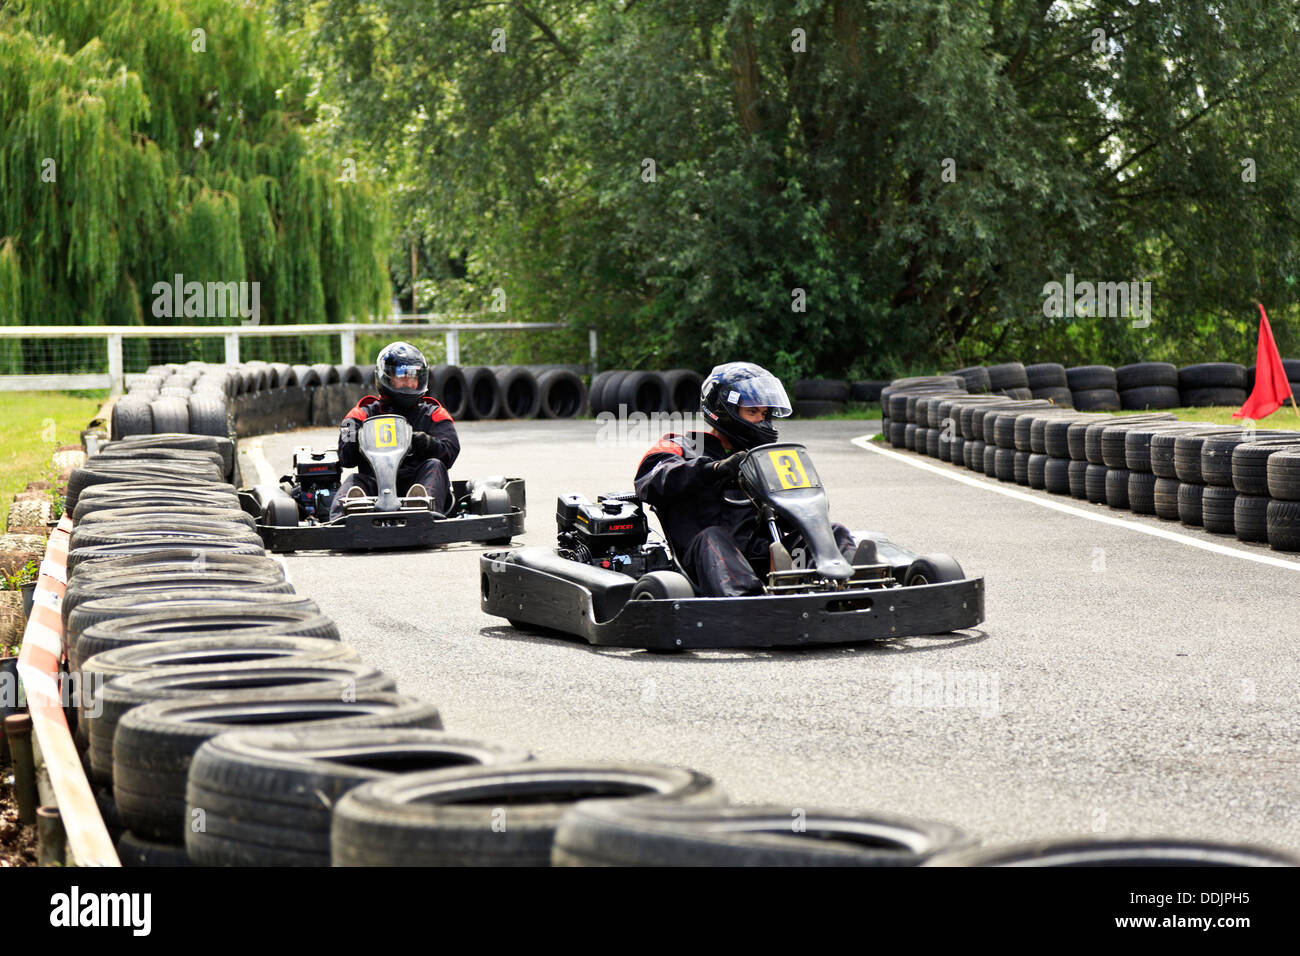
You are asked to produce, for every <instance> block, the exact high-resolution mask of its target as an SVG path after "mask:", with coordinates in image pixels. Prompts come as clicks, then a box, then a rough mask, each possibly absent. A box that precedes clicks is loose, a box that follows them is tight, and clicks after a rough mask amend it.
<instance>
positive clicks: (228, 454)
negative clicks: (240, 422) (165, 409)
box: [112, 432, 235, 475]
mask: <svg viewBox="0 0 1300 956" xmlns="http://www.w3.org/2000/svg"><path fill="white" fill-rule="evenodd" d="M112 444H113V445H114V447H120V448H141V449H143V448H171V449H174V450H177V451H184V450H186V449H189V450H194V451H211V452H216V453H217V454H218V455H220V456H221V458H222V461H223V462H224V464H225V467H224V469H223V471H224V472H225V473H226V474H227V475H229V474H231V473H232V472H233V470H234V467H235V443H234V441H233V440H232V439H230V438H228V437H220V436H217V435H181V434H176V433H174V432H171V433H166V432H164V433H162V434H158V435H132V436H128V437H126V438H123V439H120V440H119V441H115V442H113V443H112Z"/></svg>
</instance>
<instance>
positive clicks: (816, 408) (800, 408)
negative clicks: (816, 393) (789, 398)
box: [793, 398, 846, 418]
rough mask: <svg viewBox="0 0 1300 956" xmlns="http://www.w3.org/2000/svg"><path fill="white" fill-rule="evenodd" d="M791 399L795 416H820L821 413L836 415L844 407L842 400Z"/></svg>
mask: <svg viewBox="0 0 1300 956" xmlns="http://www.w3.org/2000/svg"><path fill="white" fill-rule="evenodd" d="M793 401H794V413H793V414H794V417H795V418H820V417H821V416H823V415H838V414H841V413H842V412H843V411H844V410H845V408H846V406H845V404H844V403H843V402H823V401H817V400H814V399H811V398H808V399H803V398H796V399H794V400H793Z"/></svg>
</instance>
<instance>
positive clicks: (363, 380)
mask: <svg viewBox="0 0 1300 956" xmlns="http://www.w3.org/2000/svg"><path fill="white" fill-rule="evenodd" d="M334 368H335V370H336V371H337V372H338V373H339V382H340V384H346V385H368V384H370V379H369V378H368V377H367V376H368V375H371V374H373V373H374V370H375V367H374V366H373V365H364V366H363V365H336V366H334Z"/></svg>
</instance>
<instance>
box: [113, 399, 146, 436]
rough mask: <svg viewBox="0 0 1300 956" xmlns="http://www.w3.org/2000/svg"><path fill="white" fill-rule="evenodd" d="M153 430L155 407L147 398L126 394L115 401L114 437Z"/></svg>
mask: <svg viewBox="0 0 1300 956" xmlns="http://www.w3.org/2000/svg"><path fill="white" fill-rule="evenodd" d="M151 432H153V408H152V407H151V406H150V404H149V402H148V401H146V400H145V399H143V398H141V399H137V398H135V397H134V396H130V395H124V396H123V397H122V398H119V399H118V400H117V401H116V402H114V403H113V422H112V431H111V432H110V434H111V435H112V436H113V438H125V437H126V436H128V435H148V434H150V433H151Z"/></svg>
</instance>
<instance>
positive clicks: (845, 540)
mask: <svg viewBox="0 0 1300 956" xmlns="http://www.w3.org/2000/svg"><path fill="white" fill-rule="evenodd" d="M831 532H832V533H833V534H834V535H835V546H836V547H837V548H839V549H840V554H842V555H844V557H846V558H848V559H849V561H850V562H851V561H852V560H853V555H854V554H856V553H857V550H858V543H857V542H856V541H854V540H853V535H852V534H850V533H849V529H848V528H846V527H844V525H842V524H840V523H839V522H838V521H832V522H831Z"/></svg>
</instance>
